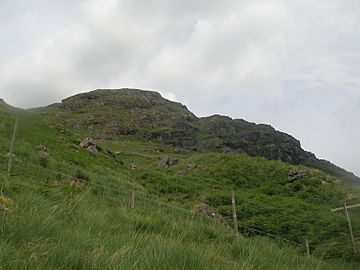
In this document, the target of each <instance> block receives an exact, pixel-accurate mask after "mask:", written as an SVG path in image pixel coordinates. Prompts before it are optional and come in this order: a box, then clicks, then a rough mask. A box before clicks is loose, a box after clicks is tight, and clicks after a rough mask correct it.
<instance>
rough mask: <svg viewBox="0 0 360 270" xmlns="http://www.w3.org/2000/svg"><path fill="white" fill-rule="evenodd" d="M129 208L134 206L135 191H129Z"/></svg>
mask: <svg viewBox="0 0 360 270" xmlns="http://www.w3.org/2000/svg"><path fill="white" fill-rule="evenodd" d="M131 208H133V209H134V208H135V191H131Z"/></svg>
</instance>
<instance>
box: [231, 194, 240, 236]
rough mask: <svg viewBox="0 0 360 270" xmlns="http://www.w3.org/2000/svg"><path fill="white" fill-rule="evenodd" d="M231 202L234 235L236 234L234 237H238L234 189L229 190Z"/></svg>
mask: <svg viewBox="0 0 360 270" xmlns="http://www.w3.org/2000/svg"><path fill="white" fill-rule="evenodd" d="M231 204H232V214H233V221H234V230H235V235H236V237H238V236H239V229H238V223H237V216H236V201H235V192H234V191H231Z"/></svg>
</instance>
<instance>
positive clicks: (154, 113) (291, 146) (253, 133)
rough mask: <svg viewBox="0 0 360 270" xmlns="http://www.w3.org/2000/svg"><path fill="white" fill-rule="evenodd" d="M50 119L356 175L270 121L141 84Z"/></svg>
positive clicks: (101, 132)
mask: <svg viewBox="0 0 360 270" xmlns="http://www.w3.org/2000/svg"><path fill="white" fill-rule="evenodd" d="M40 112H41V113H42V114H43V115H44V116H45V117H47V118H50V119H53V120H55V121H56V122H57V123H58V124H61V125H64V126H66V127H68V128H73V129H77V130H80V131H81V132H83V133H85V134H86V135H88V136H92V137H94V138H108V139H116V138H118V137H120V136H136V137H140V138H143V139H147V140H153V141H157V142H160V143H164V144H170V145H172V146H176V147H181V148H185V149H187V150H191V151H221V152H241V153H246V154H248V155H251V156H261V157H264V158H267V159H272V160H281V161H284V162H287V163H290V164H303V165H307V166H312V167H315V168H319V169H321V170H324V171H326V172H328V173H330V174H332V175H335V176H337V177H342V178H344V179H346V180H348V181H352V182H357V181H360V179H359V178H358V177H356V176H355V175H353V174H351V173H349V172H347V171H345V170H343V169H341V168H339V167H337V166H335V165H333V164H331V163H330V162H328V161H322V160H318V159H317V158H316V157H315V155H314V154H312V153H310V152H307V151H305V150H303V149H302V148H301V145H300V142H299V141H298V140H296V139H295V138H294V137H292V136H290V135H288V134H286V133H283V132H280V131H277V130H275V129H274V128H273V127H271V126H269V125H263V124H261V125H257V124H254V123H249V122H247V121H245V120H242V119H231V118H230V117H226V116H220V115H214V116H210V117H204V118H198V117H196V116H195V115H194V114H193V113H192V112H190V111H189V110H188V109H187V107H186V106H184V105H182V104H180V103H177V102H172V101H169V100H166V99H164V98H162V97H161V95H160V94H159V93H157V92H152V91H143V90H138V89H118V90H106V89H103V90H95V91H92V92H89V93H85V94H80V95H76V96H73V97H70V98H67V99H64V100H63V101H62V102H61V103H59V104H53V105H51V106H49V107H47V108H43V109H41V110H40Z"/></svg>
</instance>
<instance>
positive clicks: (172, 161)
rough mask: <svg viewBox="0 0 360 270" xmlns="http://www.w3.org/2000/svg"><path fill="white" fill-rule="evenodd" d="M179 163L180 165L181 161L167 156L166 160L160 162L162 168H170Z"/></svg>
mask: <svg viewBox="0 0 360 270" xmlns="http://www.w3.org/2000/svg"><path fill="white" fill-rule="evenodd" d="M178 163H179V160H177V159H176V158H172V157H170V156H167V157H166V158H164V159H162V160H161V161H160V167H161V168H169V167H171V166H175V165H177V164H178Z"/></svg>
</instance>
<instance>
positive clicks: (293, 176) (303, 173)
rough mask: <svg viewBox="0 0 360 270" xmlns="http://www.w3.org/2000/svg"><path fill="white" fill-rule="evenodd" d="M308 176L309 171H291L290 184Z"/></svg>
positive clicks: (289, 174) (289, 175)
mask: <svg viewBox="0 0 360 270" xmlns="http://www.w3.org/2000/svg"><path fill="white" fill-rule="evenodd" d="M306 175H307V171H305V170H291V171H289V173H288V182H289V183H291V182H294V181H296V180H298V179H300V178H303V177H305V176H306Z"/></svg>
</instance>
